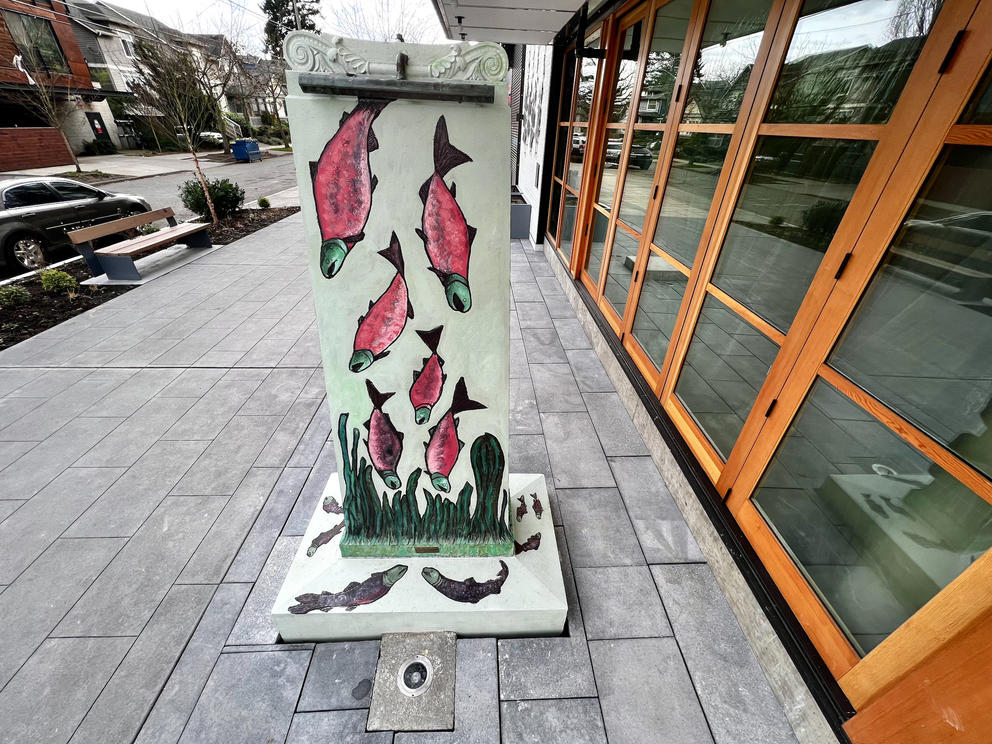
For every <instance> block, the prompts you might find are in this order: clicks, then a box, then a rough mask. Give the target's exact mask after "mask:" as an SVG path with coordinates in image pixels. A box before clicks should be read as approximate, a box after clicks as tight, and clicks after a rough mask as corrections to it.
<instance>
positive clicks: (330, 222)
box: [310, 100, 389, 279]
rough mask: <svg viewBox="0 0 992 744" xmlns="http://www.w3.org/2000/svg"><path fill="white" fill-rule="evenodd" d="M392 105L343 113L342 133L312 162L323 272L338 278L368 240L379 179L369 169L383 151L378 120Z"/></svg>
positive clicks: (364, 105) (362, 104) (367, 104)
mask: <svg viewBox="0 0 992 744" xmlns="http://www.w3.org/2000/svg"><path fill="white" fill-rule="evenodd" d="M388 103H389V101H385V100H375V101H371V100H359V101H358V105H357V106H355V108H353V109H352V110H351V111H346V112H345V113H344V114H342V115H341V122H340V125H339V126H338V131H337V132H336V133H335V134H334V136H333V137H331V139H330V140H328V142H327V144H326V145H325V146H324V151H323V152H322V153H321V154H320V159H319V160H318V161H317V162H316V163H310V176H311V178H312V180H313V199H314V204H315V205H316V207H317V223H318V225H319V226H320V239H321V243H320V272H321V273H322V274H323V275H324V276H325V277H326V278H328V279H330V278H331V277H332V276H334V275H335V274H337V273H338V272H339V271H340V270H341V266H342V265H343V264H344V260H345V258H347V256H348V253H349V251H351V249H352V248H353V247H354V246H355V244H356V243H357V242H358V241H360V240H361V239H362V238H364V237H365V232H364V231H365V223H366V222H367V221H368V219H369V212H370V211H371V210H372V192H373V191H375V187H376V184H377V183H378V179H377V178H376V177H375V176H373V175H372V171H371V169H370V168H369V153H370V152H374V151H375V150H377V149H378V148H379V142H378V141H377V140H376V138H375V132H373V131H372V122H373V121H375V119H376V117H377V116H378V115H379V114H380V113H382V110H383V108H385V107H386V105H387V104H388Z"/></svg>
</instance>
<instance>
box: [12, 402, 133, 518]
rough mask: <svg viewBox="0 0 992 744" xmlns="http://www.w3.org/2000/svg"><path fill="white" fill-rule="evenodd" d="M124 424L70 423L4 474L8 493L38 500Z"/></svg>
mask: <svg viewBox="0 0 992 744" xmlns="http://www.w3.org/2000/svg"><path fill="white" fill-rule="evenodd" d="M121 421H122V419H118V418H77V419H75V420H73V421H70V422H69V423H67V424H66V425H65V426H63V427H62V428H61V429H59V430H58V431H57V432H56V433H55V434H53V435H52V436H50V437H49V438H48V439H46V440H45V441H44V442H41V443H40V444H38V445H37V446H36V447H34V448H32V449H31V450H29V451H28V452H26V453H25V454H23V455H21V456H20V457H19V458H18V459H17V460H15V461H14V462H12V463H11V464H10V465H8V466H7V467H6V468H4V469H3V470H2V471H0V483H3V486H4V492H5V493H6V494H7V495H8V496H10V497H12V498H15V499H27V498H30V497H31V496H34V495H35V494H36V493H38V491H40V490H41V489H42V488H44V487H45V486H46V485H48V483H49V482H50V481H51V480H52V479H53V478H55V477H56V476H57V475H58V474H59V473H61V472H62V471H63V470H65V469H66V468H67V467H69V466H70V465H71V464H72V463H73V462H75V461H76V459H78V458H79V456H80V455H82V454H83V453H85V452H88V451H89V449H90V448H91V447H93V445H94V444H96V443H97V442H99V441H100V440H101V439H103V438H104V437H105V436H106V435H107V434H108V433H109V432H110V431H112V430H113V429H115V428H116V427H117V426H118V425H119V424H120V423H121Z"/></svg>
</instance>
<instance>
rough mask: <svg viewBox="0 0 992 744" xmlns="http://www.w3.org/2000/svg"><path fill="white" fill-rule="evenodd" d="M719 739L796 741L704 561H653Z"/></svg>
mask: <svg viewBox="0 0 992 744" xmlns="http://www.w3.org/2000/svg"><path fill="white" fill-rule="evenodd" d="M651 573H652V574H653V575H654V579H655V581H656V582H657V584H658V590H659V591H660V592H661V597H662V600H663V601H664V603H665V607H666V608H667V609H668V613H669V617H670V618H671V622H672V627H673V628H674V629H675V635H676V637H677V638H678V640H679V646H680V647H681V649H682V654H683V656H684V657H685V663H686V665H687V666H688V667H689V672H690V673H691V675H692V680H693V682H694V683H695V687H696V691H697V692H698V694H699V699H700V700H701V701H702V704H703V709H704V710H705V711H706V717H707V720H709V724H710V728H711V729H712V731H713V738H714V739H715V740H716V741H717V744H736V742H741V741H761V742H769V743H770V744H772V743H774V744H778V743H779V742H782V743H783V744H784V743H786V742H787V743H788V744H795V741H796V739H795V736H794V735H793V733H792V728H791V727H790V726H789V722H788V720H787V719H786V717H785V712H784V711H783V710H782V706H781V704H780V703H779V701H778V698H776V697H775V694H774V693H773V692H772V689H771V687H770V686H769V684H768V680H767V679H766V678H765V675H764V673H763V672H762V671H761V667H760V666H758V661H757V659H756V658H755V656H754V652H753V651H752V650H751V647H750V646H749V645H748V642H747V639H746V638H745V637H744V633H743V632H742V631H741V629H740V626H739V625H738V624H737V619H736V617H734V613H733V610H731V609H730V605H729V604H727V600H726V599H725V598H724V596H723V593H722V592H721V591H720V587H719V586H718V585H717V583H716V579H715V578H714V577H713V572H712V571H711V570H710V568H709V566H706V565H681V566H652V567H651Z"/></svg>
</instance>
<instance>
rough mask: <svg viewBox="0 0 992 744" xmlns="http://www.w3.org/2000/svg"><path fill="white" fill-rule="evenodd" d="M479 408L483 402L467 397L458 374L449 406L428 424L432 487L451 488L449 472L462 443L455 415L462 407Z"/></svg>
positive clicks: (428, 461) (462, 381)
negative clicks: (429, 426) (442, 414)
mask: <svg viewBox="0 0 992 744" xmlns="http://www.w3.org/2000/svg"><path fill="white" fill-rule="evenodd" d="M481 408H485V406H484V405H482V404H481V403H479V402H477V401H474V400H472V399H471V398H469V397H468V392H467V391H466V390H465V378H464V377H461V378H459V380H458V382H457V383H456V384H455V393H454V395H453V396H452V398H451V408H449V409H448V410H447V412H446V413H445V414H444V416H442V417H441V420H440V421H438V422H437V423H436V424H435V425H434V426H433V427H431V429H430V430H429V431H430V435H431V438H430V440H429V441H428V442H427V444H426V449H427V453H426V454H427V472H428V474H429V475H430V477H431V483H432V484H433V485H434V488H436V489H438V490H439V491H443V492H445V493H447V492H448V490H449V489H450V488H451V484H450V483H448V476H449V475H450V474H451V469H452V468H453V467H454V466H455V461H456V460H457V459H458V453H459V452H461V451H462V447H464V446H465V443H464V442H463V441H461V440H460V439H459V438H458V419H456V418H455V416H456V415H457V414H459V413H462V412H463V411H476V410H479V409H481Z"/></svg>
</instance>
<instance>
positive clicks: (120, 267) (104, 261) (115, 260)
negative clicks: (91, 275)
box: [99, 255, 141, 280]
mask: <svg viewBox="0 0 992 744" xmlns="http://www.w3.org/2000/svg"><path fill="white" fill-rule="evenodd" d="M99 258H100V265H101V267H102V268H103V271H104V272H105V273H106V274H107V278H108V279H129V280H140V279H141V274H139V273H138V268H137V267H136V266H135V265H134V261H133V260H132V259H131V258H130V257H129V256H109V255H108V256H100V257H99Z"/></svg>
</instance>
